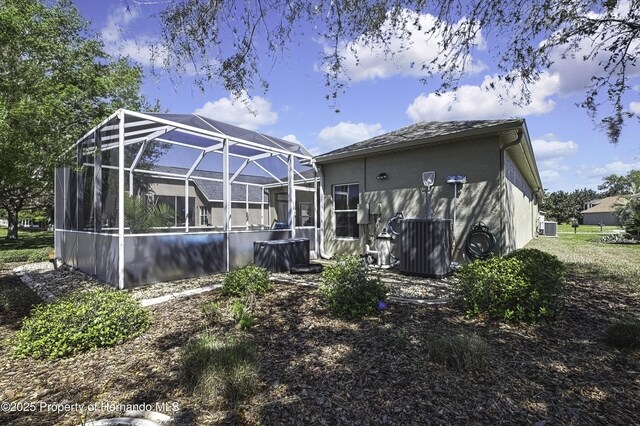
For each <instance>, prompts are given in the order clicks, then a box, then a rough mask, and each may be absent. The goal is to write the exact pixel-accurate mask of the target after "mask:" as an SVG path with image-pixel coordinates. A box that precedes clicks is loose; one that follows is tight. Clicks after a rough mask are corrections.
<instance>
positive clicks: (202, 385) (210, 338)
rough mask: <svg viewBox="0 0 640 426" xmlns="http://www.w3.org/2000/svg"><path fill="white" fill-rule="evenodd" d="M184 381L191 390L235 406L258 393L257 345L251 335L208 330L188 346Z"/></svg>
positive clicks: (184, 356) (183, 365)
mask: <svg viewBox="0 0 640 426" xmlns="http://www.w3.org/2000/svg"><path fill="white" fill-rule="evenodd" d="M180 381H181V382H182V385H183V386H184V387H185V388H186V389H187V390H188V391H190V392H192V393H193V394H195V395H197V396H200V397H202V398H203V399H205V400H207V401H213V402H214V403H216V404H217V405H219V406H224V405H230V406H234V405H236V404H237V403H239V402H241V401H243V400H245V399H247V398H249V397H250V396H251V395H253V394H254V393H255V392H256V389H257V386H258V366H257V355H256V346H255V344H254V343H253V341H252V340H250V338H248V337H247V336H237V335H229V336H221V335H218V334H217V333H215V332H214V331H211V330H209V331H205V332H203V333H201V334H200V335H198V336H196V337H195V338H193V339H192V340H191V341H190V342H189V343H188V344H187V345H186V346H185V348H184V350H183V352H182V359H181V365H180Z"/></svg>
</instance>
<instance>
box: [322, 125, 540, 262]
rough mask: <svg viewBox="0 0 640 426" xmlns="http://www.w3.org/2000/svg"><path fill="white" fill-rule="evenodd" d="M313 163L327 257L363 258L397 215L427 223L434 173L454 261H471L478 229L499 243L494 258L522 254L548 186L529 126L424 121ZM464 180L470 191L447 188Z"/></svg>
mask: <svg viewBox="0 0 640 426" xmlns="http://www.w3.org/2000/svg"><path fill="white" fill-rule="evenodd" d="M315 161H316V164H317V165H318V168H319V170H320V173H321V187H322V188H323V189H324V198H323V200H322V201H323V202H324V233H323V235H324V251H325V252H326V254H328V255H335V254H340V253H362V252H363V250H364V248H365V244H368V243H372V241H371V240H372V238H371V237H372V236H374V235H375V234H376V232H381V231H382V229H381V228H382V226H384V225H385V224H386V223H387V221H388V220H389V219H390V218H391V217H393V216H394V215H395V214H396V213H397V212H401V213H402V214H403V215H404V217H405V218H412V217H413V218H425V217H426V215H427V201H426V200H427V197H426V194H425V188H424V186H423V182H422V173H423V172H425V171H435V185H434V187H433V189H432V197H431V206H432V217H433V218H445V219H453V218H454V215H455V224H454V230H453V233H454V256H453V257H454V259H456V260H458V261H464V260H466V259H467V254H466V252H465V243H466V238H467V236H468V234H469V231H470V230H471V227H472V226H473V225H474V224H476V223H478V222H482V223H484V224H486V225H487V226H488V227H489V229H490V230H491V232H492V233H493V234H494V236H495V237H496V247H495V249H494V252H495V253H496V254H506V253H508V252H510V251H512V250H514V249H517V248H520V247H523V246H524V245H525V244H526V243H527V242H528V241H529V240H531V239H532V238H533V237H535V236H536V234H537V229H536V228H537V221H538V208H539V204H540V202H541V197H542V195H543V194H542V184H541V181H540V175H539V173H538V169H537V166H536V162H535V159H534V154H533V150H532V147H531V141H530V139H529V135H528V132H527V128H526V124H525V121H524V120H519V119H513V120H483V121H451V122H421V123H417V124H414V125H412V126H409V127H405V128H402V129H399V130H396V131H393V132H390V133H386V134H384V135H380V136H376V137H374V138H372V139H368V140H365V141H362V142H358V143H355V144H353V145H349V146H347V147H344V148H340V149H337V150H335V151H331V152H329V153H326V154H322V155H320V156H317V157H315ZM460 175H462V176H464V177H466V183H465V184H462V185H461V184H458V185H457V186H456V185H454V184H452V183H447V180H448V177H449V176H460ZM456 192H457V199H455V200H454V193H456ZM359 208H360V210H361V212H360V213H361V214H360V215H359V214H358V213H359V212H358V210H359ZM367 209H368V210H367ZM362 211H364V212H365V213H366V212H368V213H369V215H368V216H367V215H366V214H364V215H363V214H362ZM372 213H375V214H372ZM376 222H379V223H380V224H381V225H379V226H378V229H375V228H376V225H375V223H376ZM365 223H366V224H365Z"/></svg>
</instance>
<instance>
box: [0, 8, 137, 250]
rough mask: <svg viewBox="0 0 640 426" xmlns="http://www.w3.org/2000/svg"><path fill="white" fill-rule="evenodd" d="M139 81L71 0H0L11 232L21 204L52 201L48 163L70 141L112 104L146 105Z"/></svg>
mask: <svg viewBox="0 0 640 426" xmlns="http://www.w3.org/2000/svg"><path fill="white" fill-rule="evenodd" d="M141 78H142V71H141V69H140V68H139V67H135V66H132V65H130V64H129V63H128V61H127V60H125V59H118V58H113V57H111V56H109V55H108V54H107V53H105V51H104V46H103V44H102V42H101V41H100V40H99V39H98V38H97V37H96V36H95V35H93V34H90V33H88V31H87V22H86V21H84V20H83V19H82V17H81V16H80V15H79V13H78V11H77V10H76V8H75V7H74V6H73V5H72V3H71V2H70V1H67V0H61V1H58V2H56V3H54V4H53V5H50V3H49V2H45V1H43V0H0V161H1V162H2V167H0V207H2V208H4V209H6V211H7V213H8V217H9V222H10V232H9V235H10V236H13V237H17V229H13V230H12V227H11V224H12V223H13V224H14V225H16V224H17V213H18V212H19V211H20V209H22V208H23V207H24V206H25V204H26V203H27V202H29V203H30V204H33V203H38V202H40V201H42V202H49V203H50V202H51V197H52V195H51V194H52V192H53V188H52V186H53V170H54V167H55V165H56V164H57V162H59V161H60V156H61V154H62V153H63V152H64V151H65V150H66V149H67V148H68V147H69V146H70V145H71V144H72V143H74V142H75V141H76V140H77V139H78V138H79V137H80V136H82V134H83V133H84V132H86V131H87V129H90V128H91V127H92V126H93V125H94V124H95V123H96V122H97V121H99V120H101V119H103V118H104V117H106V116H107V115H108V114H110V113H112V112H113V111H114V110H115V109H117V108H120V107H125V106H126V107H129V108H134V109H141V108H143V107H144V106H145V105H146V104H145V101H144V99H143V98H142V97H141V95H140V94H139V88H140V85H141ZM39 200H40V201H39ZM43 200H45V201H43Z"/></svg>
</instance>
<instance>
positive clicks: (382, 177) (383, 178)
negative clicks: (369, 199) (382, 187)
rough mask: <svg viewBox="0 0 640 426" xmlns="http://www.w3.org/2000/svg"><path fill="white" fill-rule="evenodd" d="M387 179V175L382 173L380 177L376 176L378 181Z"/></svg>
mask: <svg viewBox="0 0 640 426" xmlns="http://www.w3.org/2000/svg"><path fill="white" fill-rule="evenodd" d="M386 178H387V174H386V173H380V174H379V175H378V176H376V179H378V180H385V179H386Z"/></svg>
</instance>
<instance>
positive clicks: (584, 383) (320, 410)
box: [0, 270, 640, 425]
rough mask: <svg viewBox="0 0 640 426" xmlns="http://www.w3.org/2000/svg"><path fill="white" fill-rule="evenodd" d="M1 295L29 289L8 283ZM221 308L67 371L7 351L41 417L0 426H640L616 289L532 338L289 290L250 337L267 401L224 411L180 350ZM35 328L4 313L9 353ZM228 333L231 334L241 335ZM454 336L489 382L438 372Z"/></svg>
mask: <svg viewBox="0 0 640 426" xmlns="http://www.w3.org/2000/svg"><path fill="white" fill-rule="evenodd" d="M0 283H1V285H2V286H5V287H11V286H20V285H21V284H20V283H18V282H16V281H15V276H13V275H11V274H10V273H9V272H8V271H6V270H5V271H2V272H1V273H0ZM217 298H220V295H219V294H218V292H215V291H212V292H209V293H205V294H202V295H198V296H195V297H192V298H189V299H183V300H179V301H174V302H169V303H163V304H160V305H155V306H152V307H150V311H151V314H152V318H153V324H152V326H151V328H150V329H149V331H148V332H147V333H145V334H144V335H142V336H140V337H138V338H136V339H134V340H132V341H129V342H126V343H124V344H122V345H119V346H117V347H113V348H106V349H100V350H96V351H92V352H89V353H85V354H79V355H76V356H74V357H69V358H65V359H61V360H55V361H35V360H14V359H12V358H11V357H10V356H9V352H8V348H7V347H6V345H4V344H3V345H2V348H1V350H0V359H1V360H2V363H1V364H0V400H2V401H8V402H13V403H14V406H17V404H18V403H20V402H22V403H27V404H35V407H36V408H37V409H36V410H35V411H32V412H15V411H13V412H4V413H0V424H3V425H33V424H40V425H49V424H51V425H53V424H59V425H77V424H80V423H81V422H82V421H83V420H84V418H89V419H93V418H98V417H105V416H115V415H118V414H119V413H118V412H117V411H112V410H111V409H110V408H108V407H107V404H112V405H113V404H152V405H153V407H154V408H157V411H163V412H165V413H167V414H170V415H172V416H174V418H175V419H176V424H185V425H207V424H269V425H270V424H292V425H293V424H296V425H298V424H328V425H333V424H344V425H369V424H385V425H386V424H398V425H411V424H500V423H516V424H537V425H544V424H580V425H589V424H603V423H607V424H624V425H627V424H633V423H636V422H637V421H638V413H639V412H640V351H621V350H618V349H614V348H611V347H609V346H607V345H606V344H605V343H604V342H603V341H602V339H603V335H604V330H605V328H606V326H607V324H608V323H609V321H610V320H611V319H613V318H614V317H615V316H616V315H618V314H622V313H629V314H635V315H637V314H638V313H639V312H640V298H639V297H638V296H637V295H632V294H630V293H628V292H625V291H624V290H620V289H617V288H614V287H612V286H611V285H609V284H603V283H598V284H594V283H590V282H586V281H583V280H580V279H577V278H575V277H570V280H569V282H568V299H567V308H566V310H565V312H564V314H563V315H562V317H561V318H560V319H559V320H557V321H556V322H554V323H551V324H542V325H538V326H529V327H527V326H509V325H503V324H495V323H486V322H483V321H480V320H470V319H465V318H464V316H463V315H461V314H460V312H459V311H458V310H456V309H455V308H454V307H450V306H416V305H406V304H392V305H391V306H390V309H389V310H388V311H386V312H385V313H384V315H383V316H381V317H373V318H368V319H364V320H361V321H355V322H348V321H343V320H339V319H335V318H333V317H332V316H331V315H330V314H329V313H328V312H327V311H326V310H325V308H324V307H322V305H321V303H320V301H319V299H318V297H317V295H316V292H315V290H314V289H313V288H309V287H300V286H296V285H286V284H278V285H277V286H276V289H275V291H273V292H271V293H269V294H268V295H266V296H265V297H264V298H263V299H261V301H260V302H259V307H258V310H257V312H256V323H255V325H254V327H253V329H252V331H251V335H252V336H253V338H254V339H255V341H256V343H257V346H258V348H259V365H260V377H261V383H260V390H259V392H258V394H256V395H255V396H254V397H252V398H251V399H250V400H248V401H246V403H244V404H243V405H240V406H237V407H235V408H234V409H223V410H220V409H217V408H216V407H215V406H213V405H212V403H211V402H210V401H202V400H199V399H197V398H195V397H193V396H191V395H190V394H189V393H187V392H186V391H185V390H183V388H182V387H181V386H180V383H179V380H178V369H179V362H180V353H181V350H182V347H183V346H184V345H185V343H186V342H187V341H188V340H189V339H190V338H191V337H192V336H194V335H196V334H197V333H199V332H200V331H202V330H204V329H205V328H206V327H207V324H206V322H205V320H204V318H203V317H202V314H201V312H200V305H201V304H202V303H203V302H204V301H209V300H214V299H217ZM24 314H25V313H24V312H18V313H15V314H14V313H11V312H7V311H4V312H2V315H0V320H1V323H0V339H4V338H6V337H10V336H12V335H13V334H14V333H15V332H16V330H17V328H18V327H19V323H20V321H21V317H22V316H23V315H24ZM225 327H229V326H227V325H223V326H221V330H220V331H221V332H232V330H231V329H230V328H229V329H226V328H225ZM444 333H476V334H478V335H480V336H482V337H483V338H484V339H485V340H486V341H487V343H488V345H489V348H490V367H489V369H488V370H487V371H485V372H482V373H464V372H463V373H461V372H456V371H453V370H450V369H447V368H446V367H444V366H442V365H439V364H435V363H433V362H431V361H430V360H429V358H428V356H427V341H428V338H429V337H430V336H433V335H441V334H444ZM41 403H42V404H43V405H40V404H41ZM61 403H68V404H74V403H77V404H96V408H98V410H97V411H96V412H91V413H89V412H87V411H86V408H85V411H84V412H81V411H77V410H76V409H69V410H68V411H66V412H62V413H60V412H55V411H53V410H54V409H55V406H54V405H51V406H47V405H46V404H61ZM156 403H158V404H159V405H157V406H156V405H155V404H156ZM103 408H104V410H103ZM174 409H175V410H174ZM83 416H84V417H83Z"/></svg>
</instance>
